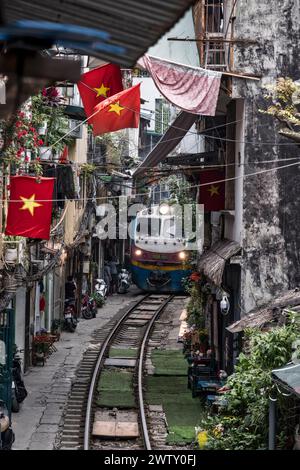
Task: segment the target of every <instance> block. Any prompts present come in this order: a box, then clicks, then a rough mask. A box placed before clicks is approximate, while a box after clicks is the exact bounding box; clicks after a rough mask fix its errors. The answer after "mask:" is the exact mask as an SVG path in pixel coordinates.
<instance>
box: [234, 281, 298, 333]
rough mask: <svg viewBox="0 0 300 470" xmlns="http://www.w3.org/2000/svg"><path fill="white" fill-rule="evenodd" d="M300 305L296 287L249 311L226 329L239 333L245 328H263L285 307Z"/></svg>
mask: <svg viewBox="0 0 300 470" xmlns="http://www.w3.org/2000/svg"><path fill="white" fill-rule="evenodd" d="M299 305H300V290H299V289H294V290H291V291H288V292H285V293H284V294H282V295H281V296H279V297H277V298H276V299H275V300H274V301H273V302H270V303H269V304H268V305H266V306H265V307H262V308H260V309H256V310H253V311H252V312H249V313H248V314H247V315H245V316H244V317H243V318H242V319H241V320H238V321H236V322H234V323H232V324H231V325H230V326H228V327H227V328H226V329H227V330H228V331H230V333H239V332H241V331H243V330H244V329H245V328H261V327H263V326H264V325H266V324H267V323H270V322H274V321H275V320H278V317H279V315H281V313H282V311H283V309H286V308H288V307H290V308H293V307H295V306H299Z"/></svg>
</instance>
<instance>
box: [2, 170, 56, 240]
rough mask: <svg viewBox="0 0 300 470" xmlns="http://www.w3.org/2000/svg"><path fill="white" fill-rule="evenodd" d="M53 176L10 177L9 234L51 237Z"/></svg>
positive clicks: (7, 223)
mask: <svg viewBox="0 0 300 470" xmlns="http://www.w3.org/2000/svg"><path fill="white" fill-rule="evenodd" d="M54 180H55V178H36V177H32V176H12V177H11V179H10V199H9V206H8V214H7V221H6V229H5V233H6V235H21V236H22V237H28V238H42V239H45V240H49V236H50V225H51V213H52V198H53V188H54Z"/></svg>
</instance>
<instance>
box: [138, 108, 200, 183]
mask: <svg viewBox="0 0 300 470" xmlns="http://www.w3.org/2000/svg"><path fill="white" fill-rule="evenodd" d="M197 118H198V116H197V115H196V114H191V113H187V112H185V111H181V112H180V113H179V114H178V116H177V117H176V119H175V121H174V122H173V123H172V125H171V126H170V127H169V128H168V130H167V132H166V133H165V134H164V135H163V136H162V137H161V139H160V140H159V141H158V142H157V144H156V145H155V147H154V148H153V150H152V151H151V152H150V153H149V154H148V155H147V156H146V158H145V160H144V161H143V162H142V163H141V164H140V165H139V166H138V167H137V169H136V170H135V172H134V173H133V175H132V176H133V178H136V177H137V176H140V177H141V176H142V175H143V174H144V173H145V172H147V169H148V168H149V167H154V166H156V165H158V163H160V162H162V161H163V160H164V159H165V158H166V157H167V156H168V155H169V153H171V152H172V150H174V148H175V147H176V145H178V144H179V143H180V141H181V140H182V139H183V137H184V136H185V135H186V133H187V132H188V131H189V129H190V128H191V127H192V125H193V124H194V123H195V121H196V119H197Z"/></svg>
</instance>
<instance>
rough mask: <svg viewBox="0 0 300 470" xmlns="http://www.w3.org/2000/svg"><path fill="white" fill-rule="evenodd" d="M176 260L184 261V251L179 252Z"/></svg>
mask: <svg viewBox="0 0 300 470" xmlns="http://www.w3.org/2000/svg"><path fill="white" fill-rule="evenodd" d="M178 258H179V259H181V260H182V261H183V260H185V259H186V253H185V252H184V251H181V252H180V253H179V255H178Z"/></svg>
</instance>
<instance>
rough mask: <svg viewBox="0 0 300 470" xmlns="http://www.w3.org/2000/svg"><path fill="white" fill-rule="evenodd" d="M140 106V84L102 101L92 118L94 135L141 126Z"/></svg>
mask: <svg viewBox="0 0 300 470" xmlns="http://www.w3.org/2000/svg"><path fill="white" fill-rule="evenodd" d="M140 108H141V97H140V84H138V85H135V86H133V87H131V88H128V89H127V90H124V91H121V92H120V93H117V94H116V95H114V96H111V97H110V98H108V99H107V100H105V101H102V103H100V104H98V105H97V106H96V107H95V109H94V112H95V111H98V112H97V114H96V115H95V116H94V117H93V118H92V124H93V131H94V135H99V134H105V133H106V132H113V131H118V130H120V129H127V128H134V127H139V121H140Z"/></svg>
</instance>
